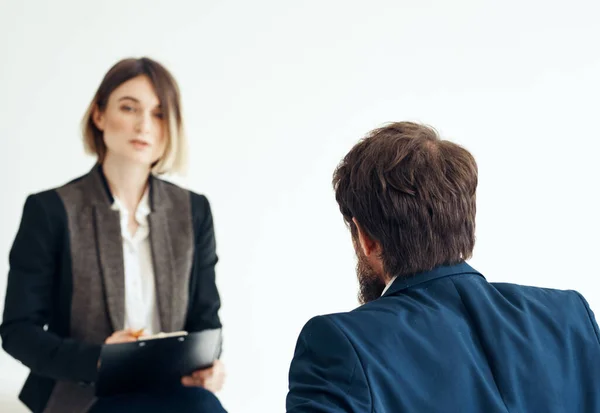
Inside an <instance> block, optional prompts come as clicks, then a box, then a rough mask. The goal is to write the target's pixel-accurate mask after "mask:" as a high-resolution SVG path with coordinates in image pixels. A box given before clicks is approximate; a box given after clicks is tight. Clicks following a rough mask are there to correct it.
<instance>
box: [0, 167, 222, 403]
mask: <svg viewBox="0 0 600 413" xmlns="http://www.w3.org/2000/svg"><path fill="white" fill-rule="evenodd" d="M149 186H150V207H151V213H150V215H149V216H148V219H149V224H150V244H151V248H152V256H153V264H154V272H155V282H156V295H157V301H158V308H159V316H160V320H161V326H162V329H163V331H176V330H181V329H185V330H187V331H190V332H192V331H200V330H204V329H209V328H218V327H221V322H220V320H219V315H218V311H219V308H220V298H219V293H218V291H217V287H216V284H215V265H216V263H217V260H218V258H217V255H216V248H215V236H214V228H213V219H212V214H211V209H210V205H209V202H208V200H207V199H206V197H204V196H203V195H199V194H196V193H193V192H190V191H187V190H185V189H182V188H180V187H178V186H176V185H173V184H171V183H168V182H166V181H163V180H160V179H158V178H156V177H151V178H150V182H149ZM112 201H113V198H112V196H111V194H110V191H109V189H108V185H107V183H106V180H105V178H104V175H103V174H102V170H101V168H100V167H99V166H96V167H94V168H93V169H92V171H90V172H89V173H88V174H86V175H84V176H82V177H80V178H78V179H76V180H74V181H71V182H69V183H68V184H66V185H64V186H62V187H60V188H55V189H52V190H48V191H44V192H41V193H37V194H34V195H30V196H29V197H28V198H27V200H26V202H25V206H24V209H23V216H22V220H21V224H20V227H19V230H18V233H17V235H16V238H15V240H14V244H13V246H12V249H11V251H10V259H9V261H10V271H9V275H8V285H7V291H6V301H5V307H4V318H3V321H2V324H1V325H0V335H1V336H2V346H3V348H4V349H5V350H6V352H7V353H9V354H10V355H12V356H13V357H14V358H15V359H17V360H19V361H21V362H22V363H23V364H24V365H26V366H27V367H29V369H30V370H31V374H30V375H29V377H28V378H27V381H26V383H25V385H24V387H23V389H22V391H21V394H20V395H19V398H20V399H21V400H22V401H23V402H24V403H25V404H26V405H27V406H28V407H29V408H30V409H31V410H32V411H34V412H41V411H43V410H44V409H46V410H45V411H47V412H53V411H62V412H67V411H85V410H86V409H87V408H88V407H89V406H90V405H91V404H92V403H93V401H94V399H93V393H94V391H93V383H94V381H95V380H96V376H97V367H96V366H97V362H98V358H99V356H100V351H101V348H102V343H103V342H104V340H105V339H106V337H108V336H109V335H110V334H111V333H112V332H113V331H116V330H120V329H122V328H123V324H124V311H125V309H124V305H125V304H124V289H125V287H124V270H123V250H122V239H121V229H120V221H119V213H118V211H113V210H112V209H111V208H110V207H111V205H112Z"/></svg>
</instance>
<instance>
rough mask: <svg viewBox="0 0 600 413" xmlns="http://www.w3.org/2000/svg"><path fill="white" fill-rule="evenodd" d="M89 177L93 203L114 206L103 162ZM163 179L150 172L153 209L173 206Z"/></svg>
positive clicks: (149, 179) (150, 196)
mask: <svg viewBox="0 0 600 413" xmlns="http://www.w3.org/2000/svg"><path fill="white" fill-rule="evenodd" d="M86 178H87V179H89V180H90V183H91V185H89V188H90V193H89V195H90V198H89V201H90V202H91V203H92V204H96V205H98V204H100V205H103V206H105V207H107V208H109V209H110V208H112V206H113V205H114V203H115V198H114V197H113V195H112V193H111V192H110V188H109V186H108V181H107V180H106V176H105V175H104V171H103V170H102V165H101V164H96V165H94V167H93V168H92V170H91V171H90V172H89V173H88V174H87V176H86ZM163 182H164V181H162V180H161V179H158V178H156V177H155V176H154V175H152V174H150V176H149V178H148V201H149V207H150V210H151V211H157V210H160V209H163V208H168V207H170V206H171V202H170V198H169V197H168V196H166V194H164V193H163V192H164V188H163V185H165V184H164V183H163Z"/></svg>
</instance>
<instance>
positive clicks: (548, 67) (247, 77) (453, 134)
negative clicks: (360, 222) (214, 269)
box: [0, 0, 600, 412]
mask: <svg viewBox="0 0 600 413" xmlns="http://www.w3.org/2000/svg"><path fill="white" fill-rule="evenodd" d="M598 7H599V6H598V5H597V2H596V1H594V0H590V1H587V2H585V1H579V0H570V1H566V0H564V1H541V0H539V1H538V0H530V1H522V0H510V1H503V2H487V4H486V2H482V1H474V0H473V1H468V0H456V1H452V2H448V1H443V0H429V1H423V0H411V1H406V0H404V1H399V0H396V1H374V0H371V1H369V2H366V1H356V0H355V1H348V0H345V1H342V0H338V1H326V0H319V1H303V2H298V1H294V2H292V1H281V0H279V1H276V0H271V1H267V0H256V1H251V2H250V1H237V2H236V1H220V2H218V1H214V0H206V1H188V2H184V1H174V0H169V1H168V2H167V1H145V0H144V1H142V0H139V1H138V0H135V1H132V0H130V1H127V2H121V1H115V0H111V1H102V2H91V1H87V2H83V1H74V0H73V1H65V0H60V1H58V0H55V1H53V2H46V1H37V2H34V1H18V2H17V1H8V0H5V1H1V2H0V56H1V57H0V95H1V96H2V97H1V99H0V154H2V161H1V162H0V179H1V186H2V195H1V197H2V201H1V203H0V205H1V208H2V210H1V214H0V228H1V231H0V256H3V257H5V258H3V259H1V260H0V299H1V302H2V303H3V298H4V292H5V286H6V274H7V272H8V259H7V257H8V251H9V248H10V246H11V243H12V240H13V237H14V235H15V232H16V230H17V226H18V223H19V220H20V217H21V209H22V206H23V202H24V199H25V197H26V195H27V194H29V193H32V192H37V191H40V190H42V189H46V188H50V187H53V186H57V185H59V184H62V183H64V182H66V181H67V180H69V179H71V178H73V177H76V176H79V175H81V174H83V173H85V172H86V171H87V170H88V168H90V167H91V165H92V163H93V159H91V158H88V157H85V156H84V155H83V152H82V148H81V144H80V137H79V134H78V123H79V120H80V117H81V115H82V114H83V111H84V109H85V107H86V105H87V104H88V102H89V100H90V99H91V97H92V95H93V93H94V91H95V89H96V87H97V86H98V84H99V82H100V80H101V77H102V76H103V75H104V73H105V72H106V70H107V69H108V68H109V67H110V66H111V65H112V64H113V63H115V62H116V61H117V60H118V59H120V58H123V57H126V56H131V55H133V56H141V55H149V56H151V57H154V58H156V59H158V60H160V61H162V62H163V63H164V64H165V65H166V66H167V67H169V68H170V69H171V71H172V72H173V73H174V75H175V76H176V78H177V79H178V81H179V83H180V86H181V88H182V92H183V100H184V106H185V114H186V116H187V118H186V119H187V126H188V132H189V135H190V137H191V144H192V156H191V160H192V167H191V171H190V173H189V175H188V176H187V177H186V178H185V179H180V180H178V182H180V183H183V184H185V185H187V186H188V187H190V188H191V189H193V190H196V191H199V192H203V193H205V194H207V195H208V197H209V199H210V200H211V202H212V205H213V208H214V214H215V223H216V231H217V242H218V252H219V255H220V257H221V263H220V264H219V266H218V278H219V288H220V291H221V293H222V296H223V309H222V318H223V322H224V326H225V328H226V347H225V353H224V361H225V363H226V365H227V367H228V370H229V379H228V382H227V385H226V389H225V390H224V391H223V392H222V393H221V395H220V396H221V398H222V400H223V403H224V404H225V406H226V407H227V408H228V409H229V410H230V411H231V412H276V411H283V410H284V406H285V404H284V401H285V395H286V391H287V370H288V367H289V361H290V359H291V356H292V354H293V349H294V345H295V341H296V338H297V334H298V333H299V331H300V329H301V327H302V325H303V324H304V322H306V321H307V320H308V319H309V318H310V317H311V316H313V315H316V314H320V313H327V312H334V311H344V310H350V309H352V308H353V307H355V305H356V282H355V276H354V257H353V251H352V246H351V242H350V239H349V235H348V234H347V232H346V229H345V227H344V225H343V222H342V219H341V216H340V214H339V212H338V210H337V205H336V204H335V200H334V198H333V193H332V189H331V185H330V181H331V174H332V172H333V169H334V167H335V165H336V164H337V162H338V161H339V160H340V159H341V157H342V156H343V155H344V154H345V153H346V152H347V151H348V150H349V149H350V147H351V146H352V145H353V144H354V143H355V142H356V141H357V140H358V139H359V138H360V137H361V136H362V135H363V134H364V133H366V132H367V131H368V130H370V129H372V128H374V127H377V126H380V125H381V124H383V123H385V122H388V121H396V120H417V121H423V122H427V123H429V124H431V125H433V126H435V127H436V128H438V130H439V131H440V132H441V134H442V135H444V136H445V137H447V138H450V139H453V140H455V141H457V142H459V143H461V144H464V145H465V146H466V147H467V148H468V149H470V150H471V151H472V152H473V154H474V155H475V157H476V159H477V161H478V163H479V168H480V186H479V195H478V220H477V224H478V227H477V247H476V251H475V256H474V258H473V259H472V261H471V263H472V264H473V265H474V266H475V267H476V268H478V269H479V270H481V271H482V272H483V273H484V274H485V275H486V276H487V278H488V279H489V280H491V281H507V282H517V283H523V284H530V285H540V286H542V285H543V286H549V287H557V288H573V289H578V290H579V291H581V292H582V293H584V294H585V295H586V296H587V298H588V300H589V302H590V304H591V305H592V307H593V308H600V293H599V292H598V289H597V288H595V287H596V285H597V284H598V279H599V276H600V270H599V267H598V264H597V255H598V252H599V251H600V242H599V241H598V233H600V218H599V211H600V202H599V195H598V178H600V167H599V162H598V160H597V150H596V149H597V148H598V140H599V138H600V136H599V135H600V134H599V132H598V130H599V129H598V123H597V121H598V97H599V96H600V81H599V78H600V77H599V76H598V74H599V73H600V52H599V49H598V44H597V39H599V38H600V29H599V26H598V24H597V15H598V14H597V9H598ZM1 305H2V304H0V306H1ZM598 311H600V310H598ZM25 374H26V370H25V369H24V368H23V367H22V366H21V365H20V364H18V363H17V362H15V361H14V360H12V359H11V358H10V357H8V356H7V355H6V354H5V353H3V352H0V395H1V396H0V406H2V408H1V409H0V410H2V411H3V412H4V411H14V412H20V411H24V409H23V408H22V407H19V404H18V403H16V402H15V398H16V394H17V392H18V389H19V388H20V386H21V384H22V382H23V380H24V378H25ZM11 406H16V407H11Z"/></svg>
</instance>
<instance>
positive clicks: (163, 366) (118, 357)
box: [95, 328, 221, 397]
mask: <svg viewBox="0 0 600 413" xmlns="http://www.w3.org/2000/svg"><path fill="white" fill-rule="evenodd" d="M220 352H221V329H220V328H217V329H212V330H203V331H199V332H195V333H187V332H185V331H183V332H177V333H161V334H157V335H156V336H151V337H140V338H139V339H138V341H136V342H133V343H119V344H106V345H104V346H102V352H101V353H100V360H101V364H100V370H99V371H98V380H97V381H96V386H95V387H96V397H106V396H114V395H118V394H125V393H140V392H152V391H157V390H163V389H165V388H166V387H176V386H181V378H182V377H183V376H187V375H189V374H190V373H192V372H194V371H196V370H199V369H204V368H208V367H211V366H212V364H213V363H214V362H215V360H216V359H217V358H218V357H219V354H220Z"/></svg>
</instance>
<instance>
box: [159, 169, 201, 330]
mask: <svg viewBox="0 0 600 413" xmlns="http://www.w3.org/2000/svg"><path fill="white" fill-rule="evenodd" d="M150 205H151V210H152V211H151V212H150V214H149V215H148V223H149V225H150V245H151V248H152V257H153V260H154V262H153V264H154V280H155V284H156V297H157V300H158V311H159V315H160V322H161V327H162V330H163V331H165V332H171V331H177V330H182V329H183V328H185V320H186V315H187V309H188V302H189V279H190V272H191V269H192V261H193V252H194V243H193V229H192V219H191V209H190V195H189V192H188V191H185V190H182V189H180V188H178V187H176V186H174V185H171V184H169V183H167V182H164V181H161V180H160V179H157V178H154V177H153V176H151V177H150Z"/></svg>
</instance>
